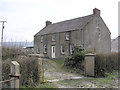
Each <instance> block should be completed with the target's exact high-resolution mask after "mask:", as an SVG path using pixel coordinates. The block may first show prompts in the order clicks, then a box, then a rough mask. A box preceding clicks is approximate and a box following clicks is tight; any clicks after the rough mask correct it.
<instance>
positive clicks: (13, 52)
mask: <svg viewBox="0 0 120 90" xmlns="http://www.w3.org/2000/svg"><path fill="white" fill-rule="evenodd" d="M20 54H23V53H22V52H21V51H20V50H19V49H15V48H8V47H3V48H2V60H6V59H12V58H16V57H17V56H18V55H20Z"/></svg>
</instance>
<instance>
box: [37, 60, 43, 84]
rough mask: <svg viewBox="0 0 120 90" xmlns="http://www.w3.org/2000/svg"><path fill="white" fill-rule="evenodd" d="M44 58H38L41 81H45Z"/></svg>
mask: <svg viewBox="0 0 120 90" xmlns="http://www.w3.org/2000/svg"><path fill="white" fill-rule="evenodd" d="M42 61H43V60H42V58H38V73H39V80H40V82H42V81H43V79H42V76H43V63H42Z"/></svg>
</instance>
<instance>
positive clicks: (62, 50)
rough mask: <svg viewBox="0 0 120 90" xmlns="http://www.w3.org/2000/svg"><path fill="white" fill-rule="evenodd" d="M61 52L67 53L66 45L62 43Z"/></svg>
mask: <svg viewBox="0 0 120 90" xmlns="http://www.w3.org/2000/svg"><path fill="white" fill-rule="evenodd" d="M61 54H65V46H64V45H61Z"/></svg>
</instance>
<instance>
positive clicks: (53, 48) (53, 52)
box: [52, 46, 55, 58]
mask: <svg viewBox="0 0 120 90" xmlns="http://www.w3.org/2000/svg"><path fill="white" fill-rule="evenodd" d="M52 58H55V46H52Z"/></svg>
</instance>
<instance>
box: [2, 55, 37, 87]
mask: <svg viewBox="0 0 120 90" xmlns="http://www.w3.org/2000/svg"><path fill="white" fill-rule="evenodd" d="M13 60H15V61H17V62H18V63H19V64H20V74H21V78H20V83H21V85H22V86H25V87H28V86H31V87H34V85H35V84H36V83H38V82H39V73H38V62H37V58H36V57H26V56H19V57H18V58H14V59H13ZM10 61H11V60H10V59H9V60H5V61H3V65H2V66H3V68H2V70H3V80H7V79H9V74H10Z"/></svg>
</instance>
